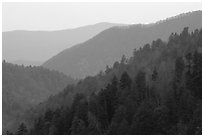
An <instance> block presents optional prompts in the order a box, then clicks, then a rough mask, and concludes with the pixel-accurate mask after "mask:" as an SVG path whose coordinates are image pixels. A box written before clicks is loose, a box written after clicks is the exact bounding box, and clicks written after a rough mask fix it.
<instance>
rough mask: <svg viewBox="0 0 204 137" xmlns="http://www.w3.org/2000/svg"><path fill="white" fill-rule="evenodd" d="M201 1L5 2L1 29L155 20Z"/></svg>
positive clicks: (62, 27)
mask: <svg viewBox="0 0 204 137" xmlns="http://www.w3.org/2000/svg"><path fill="white" fill-rule="evenodd" d="M201 6H202V4H201V3H189V2H188V3H41V2H40V3H3V4H2V18H3V21H2V30H3V31H10V30H60V29H68V28H76V27H80V26H84V25H90V24H95V23H99V22H111V23H126V24H132V23H135V24H137V23H152V22H155V21H158V20H161V19H165V18H167V17H171V16H175V15H178V14H180V13H184V12H189V11H194V10H201Z"/></svg>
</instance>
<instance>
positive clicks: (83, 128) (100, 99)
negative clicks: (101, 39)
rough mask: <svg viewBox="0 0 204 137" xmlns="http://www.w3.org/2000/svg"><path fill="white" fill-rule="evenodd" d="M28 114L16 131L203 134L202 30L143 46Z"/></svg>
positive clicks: (25, 132) (185, 30)
mask: <svg viewBox="0 0 204 137" xmlns="http://www.w3.org/2000/svg"><path fill="white" fill-rule="evenodd" d="M125 46H126V45H124V47H125ZM135 47H137V45H135ZM72 98H73V100H70V99H72ZM27 117H28V119H29V120H31V122H32V123H33V124H31V125H27V124H25V123H24V122H22V124H20V125H19V128H18V130H17V131H16V132H14V134H46V135H47V134H73V135H75V134H123V135H125V134H128V135H129V134H177V135H178V134H182V135H183V134H202V30H198V29H196V30H194V31H192V32H191V31H190V32H189V31H188V27H186V28H184V29H183V31H182V33H180V34H178V33H174V32H173V33H172V34H171V35H170V36H169V38H168V41H167V42H164V41H162V40H161V39H157V40H154V41H152V42H151V43H149V44H145V45H144V46H143V47H142V48H139V49H135V50H134V51H133V55H132V56H131V57H130V58H126V57H125V56H123V57H122V58H121V61H120V62H115V63H114V65H113V66H112V67H109V66H107V67H106V70H105V71H104V72H102V71H101V72H100V73H98V74H97V75H96V76H90V77H86V78H85V79H83V80H80V81H79V82H78V84H76V85H70V86H67V87H66V88H65V89H64V90H63V91H62V92H61V93H59V94H57V95H55V96H52V97H50V98H49V99H48V100H47V101H46V102H44V103H42V104H40V105H39V106H38V107H36V108H33V109H32V110H30V112H29V113H27ZM28 127H29V128H28ZM30 127H31V128H30ZM7 134H11V133H10V132H7Z"/></svg>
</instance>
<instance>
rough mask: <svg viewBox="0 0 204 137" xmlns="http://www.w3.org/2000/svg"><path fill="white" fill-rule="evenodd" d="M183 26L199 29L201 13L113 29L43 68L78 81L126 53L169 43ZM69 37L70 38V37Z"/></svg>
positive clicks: (68, 51) (51, 60)
mask: <svg viewBox="0 0 204 137" xmlns="http://www.w3.org/2000/svg"><path fill="white" fill-rule="evenodd" d="M112 26H114V25H112ZM184 27H189V31H192V30H195V29H200V28H201V27H202V11H194V12H189V13H185V14H180V15H178V16H175V17H171V18H168V19H166V20H162V21H158V22H156V23H152V24H148V25H143V24H138V25H129V26H119V27H111V28H109V29H106V30H104V31H102V32H101V33H99V34H98V35H96V36H95V37H93V38H91V39H89V40H87V41H86V42H83V43H80V44H77V45H75V46H72V47H71V48H68V49H66V50H64V51H62V52H60V53H59V54H57V55H55V56H53V57H52V58H51V59H49V60H48V61H46V62H45V63H44V64H43V65H42V66H43V67H46V68H49V69H54V70H58V71H60V72H63V73H65V74H67V75H70V76H72V77H75V78H83V77H85V76H88V75H94V74H96V73H98V72H99V71H100V70H104V69H105V66H106V65H113V63H114V62H115V61H118V60H120V58H121V57H122V55H123V54H124V55H126V56H128V57H129V56H131V55H132V51H133V49H135V48H137V49H138V48H140V47H141V46H143V45H144V44H146V43H150V42H152V41H153V40H155V39H157V38H161V39H162V40H164V41H167V40H168V37H169V36H170V34H171V33H172V32H176V33H180V32H181V31H182V30H183V28H184ZM107 28H108V27H107ZM92 34H93V33H92ZM66 38H70V37H69V36H68V35H67V36H66ZM59 45H61V44H59ZM42 50H43V51H45V50H44V49H43V48H42Z"/></svg>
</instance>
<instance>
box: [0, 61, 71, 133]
mask: <svg viewBox="0 0 204 137" xmlns="http://www.w3.org/2000/svg"><path fill="white" fill-rule="evenodd" d="M74 83H75V80H74V79H72V78H71V77H67V76H65V75H64V74H62V73H60V72H57V71H50V70H48V69H45V68H43V67H35V66H28V67H24V66H19V65H14V64H11V63H7V62H5V61H3V63H2V106H3V109H2V113H3V118H2V120H3V131H4V130H11V129H15V125H16V122H17V123H18V121H19V119H21V115H22V114H23V113H24V111H25V110H26V109H28V108H30V107H32V106H33V105H37V104H38V103H40V102H43V101H45V100H46V99H47V98H48V97H49V96H50V95H55V94H57V93H59V91H61V90H62V89H64V88H65V87H66V86H67V84H74Z"/></svg>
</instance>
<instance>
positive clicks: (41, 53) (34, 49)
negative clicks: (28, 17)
mask: <svg viewBox="0 0 204 137" xmlns="http://www.w3.org/2000/svg"><path fill="white" fill-rule="evenodd" d="M117 25H121V24H112V23H98V24H95V25H89V26H84V27H80V28H76V29H67V30H59V31H24V30H17V31H9V32H3V33H2V47H3V52H2V53H3V55H2V58H3V59H5V60H7V61H9V62H12V63H14V64H20V65H21V64H24V65H41V64H42V63H43V62H44V61H46V60H48V59H49V58H51V57H52V56H54V55H55V54H57V53H59V52H61V51H62V50H64V49H66V48H69V47H71V46H73V45H75V44H78V43H81V42H84V41H86V40H88V39H90V38H92V37H93V36H95V35H96V34H98V33H99V32H101V31H103V30H105V29H108V28H110V27H112V26H117Z"/></svg>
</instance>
